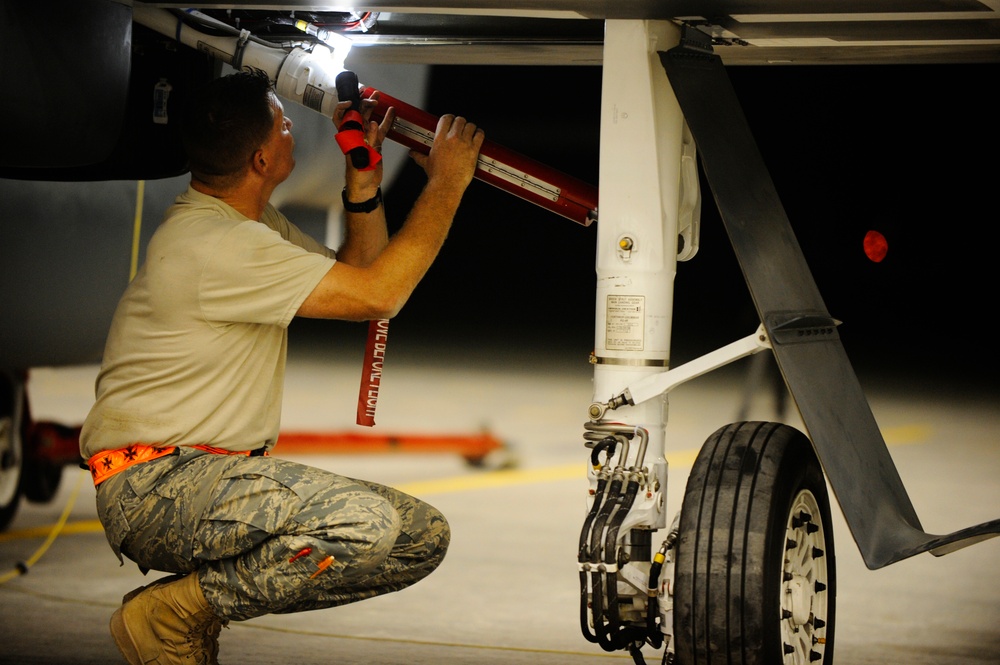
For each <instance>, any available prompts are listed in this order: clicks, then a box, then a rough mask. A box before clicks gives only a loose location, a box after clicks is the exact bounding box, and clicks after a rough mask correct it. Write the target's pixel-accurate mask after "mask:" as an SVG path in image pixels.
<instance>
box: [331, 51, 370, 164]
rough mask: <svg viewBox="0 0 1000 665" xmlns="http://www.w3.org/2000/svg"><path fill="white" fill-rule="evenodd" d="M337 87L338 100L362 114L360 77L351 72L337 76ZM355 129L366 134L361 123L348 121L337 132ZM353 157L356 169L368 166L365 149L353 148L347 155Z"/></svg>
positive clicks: (352, 161) (352, 160) (344, 72)
mask: <svg viewBox="0 0 1000 665" xmlns="http://www.w3.org/2000/svg"><path fill="white" fill-rule="evenodd" d="M335 83H336V86H337V99H339V100H340V101H342V102H347V101H349V102H351V108H350V110H351V111H357V112H358V113H360V112H361V86H360V84H359V82H358V75H357V74H355V73H354V72H351V71H343V72H340V73H339V74H337V79H336V81H335ZM349 129H354V130H358V131H360V132H362V133H363V132H364V130H365V128H364V126H362V124H361V123H360V122H357V121H356V120H353V119H347V120H345V121H344V122H342V123H341V124H340V126H339V127H338V128H337V131H344V130H349ZM347 154H348V155H350V157H351V163H352V164H354V168H356V169H363V168H365V167H367V166H368V163H369V160H368V150H366V149H365V148H363V147H359V148H353V149H351V150H350V151H348V153H347Z"/></svg>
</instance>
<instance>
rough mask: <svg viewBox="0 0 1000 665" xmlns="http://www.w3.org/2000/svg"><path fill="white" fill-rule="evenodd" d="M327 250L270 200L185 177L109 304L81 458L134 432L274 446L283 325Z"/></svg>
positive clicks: (232, 445) (175, 441) (329, 259)
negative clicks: (191, 184) (251, 212)
mask: <svg viewBox="0 0 1000 665" xmlns="http://www.w3.org/2000/svg"><path fill="white" fill-rule="evenodd" d="M334 262H335V259H334V254H333V252H332V251H331V250H329V249H327V248H326V247H324V246H323V245H321V244H320V243H318V242H316V241H315V240H313V239H312V238H310V237H309V236H307V235H305V234H304V233H302V232H301V231H300V230H299V229H298V228H296V227H295V226H294V225H292V224H291V223H290V222H289V221H288V220H287V219H286V218H285V217H284V216H283V215H281V214H280V213H279V212H278V211H277V210H275V209H274V208H273V207H272V206H270V205H268V207H267V209H266V210H265V212H264V214H263V215H262V217H261V219H260V221H259V222H258V221H254V220H249V219H247V218H246V217H244V216H243V215H242V214H240V213H239V212H237V211H236V210H234V209H233V208H231V207H230V206H228V205H227V204H225V203H223V202H222V201H220V200H218V199H216V198H213V197H211V196H208V195H205V194H202V193H200V192H198V191H196V190H194V189H192V188H188V191H187V192H185V193H184V194H182V195H181V196H179V197H177V200H176V201H175V203H174V205H173V206H171V208H170V209H169V210H168V211H167V214H166V216H165V219H164V222H163V223H162V224H161V225H160V227H159V228H158V229H157V230H156V233H155V234H154V235H153V238H152V239H151V240H150V243H149V247H148V248H147V250H146V260H145V263H144V264H143V267H142V269H141V270H139V272H138V274H137V275H136V277H135V279H134V280H133V281H132V283H131V284H129V286H128V288H127V289H126V291H125V294H124V295H123V296H122V299H121V301H120V302H119V304H118V308H117V310H116V311H115V315H114V319H113V320H112V324H111V330H110V332H109V335H108V341H107V344H106V347H105V351H104V359H103V363H102V365H101V371H100V373H99V374H98V378H97V393H96V394H97V401H96V403H95V405H94V407H93V409H92V410H91V412H90V414H89V415H88V417H87V420H86V422H85V423H84V426H83V431H82V434H81V438H80V451H81V454H82V455H83V457H84V459H89V458H90V457H91V456H92V455H94V454H96V453H98V452H100V451H102V450H114V449H118V448H124V447H126V446H128V445H129V444H132V443H143V444H148V445H194V444H208V445H212V446H216V447H219V448H225V449H228V450H250V449H254V448H259V447H260V446H262V445H266V446H268V447H270V446H272V445H273V444H274V442H275V440H276V439H277V437H278V429H279V425H280V416H281V399H282V390H283V387H284V375H285V356H286V350H287V342H288V334H287V333H288V325H289V323H290V322H291V320H292V318H293V317H294V315H295V312H296V311H297V310H298V308H299V306H300V305H301V304H302V302H303V301H304V300H305V299H306V297H307V296H308V295H309V294H310V293H311V292H312V290H313V288H315V286H316V285H317V284H318V283H319V281H320V280H321V279H322V278H323V276H324V275H325V274H326V273H327V272H328V271H329V270H330V268H331V266H333V264H334Z"/></svg>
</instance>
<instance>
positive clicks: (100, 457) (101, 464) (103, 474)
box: [87, 443, 267, 487]
mask: <svg viewBox="0 0 1000 665" xmlns="http://www.w3.org/2000/svg"><path fill="white" fill-rule="evenodd" d="M188 447H190V448H197V449H198V450H204V451H205V452H206V453H214V454H216V455H246V456H250V455H255V456H256V455H266V454H267V452H264V449H263V448H259V449H257V450H226V449H225V448H216V447H215V446H209V445H205V444H198V445H194V446H188ZM175 450H177V446H166V447H160V446H147V445H145V444H142V443H133V444H132V445H130V446H127V447H125V448H119V449H118V450H102V451H101V452H99V453H97V454H96V455H94V456H93V457H91V458H90V459H89V460H87V468H89V469H90V475H91V476H92V477H93V479H94V487H97V486H98V485H100V484H101V483H103V482H104V481H105V480H107V479H108V478H110V477H111V476H113V475H115V474H116V473H118V472H119V471H124V470H125V469H127V468H129V467H130V466H132V465H133V464H138V463H139V462H148V461H149V460H153V459H157V458H158V457H165V456H167V455H171V454H173V452H174V451H175Z"/></svg>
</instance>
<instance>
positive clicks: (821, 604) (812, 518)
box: [781, 490, 828, 665]
mask: <svg viewBox="0 0 1000 665" xmlns="http://www.w3.org/2000/svg"><path fill="white" fill-rule="evenodd" d="M820 514H821V513H820V510H819V504H818V503H817V502H816V497H815V496H813V494H812V492H810V491H809V490H802V491H801V492H799V494H798V495H797V496H796V497H795V500H794V501H793V502H792V509H791V510H790V511H789V515H788V521H787V524H786V526H785V556H784V565H783V567H782V585H781V639H782V648H783V650H784V662H785V664H786V665H800V664H805V663H818V662H822V661H823V659H824V653H825V645H826V617H827V593H826V589H827V586H828V578H827V567H826V548H827V543H826V533H825V532H824V529H823V523H822V520H821V518H820Z"/></svg>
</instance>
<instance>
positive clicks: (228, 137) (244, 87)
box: [181, 70, 274, 184]
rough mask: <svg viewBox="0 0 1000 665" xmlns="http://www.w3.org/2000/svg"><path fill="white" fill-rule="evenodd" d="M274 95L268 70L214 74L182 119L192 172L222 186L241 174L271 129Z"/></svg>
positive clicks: (201, 178)
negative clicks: (219, 75)
mask: <svg viewBox="0 0 1000 665" xmlns="http://www.w3.org/2000/svg"><path fill="white" fill-rule="evenodd" d="M273 93H274V88H273V86H272V84H271V81H270V79H269V78H268V76H267V74H266V73H264V72H263V71H261V70H250V71H241V72H237V73H235V74H230V75H228V76H223V77H221V78H217V79H215V80H213V81H211V82H210V83H209V84H208V85H206V86H205V87H203V88H202V89H201V90H199V91H197V92H196V93H195V94H194V95H193V96H192V98H191V100H190V103H189V104H188V105H187V106H186V107H185V110H184V112H183V116H182V120H181V141H182V143H183V146H184V151H185V153H186V154H187V157H188V167H189V168H190V169H191V173H192V175H194V176H195V177H196V178H198V179H199V180H202V181H204V182H208V183H220V184H221V183H224V182H231V181H232V180H234V179H235V178H236V177H237V176H239V174H241V173H242V172H243V170H244V169H245V168H246V167H247V165H248V164H249V163H250V160H251V159H252V158H253V154H254V152H256V151H257V149H258V148H260V146H261V145H263V144H264V142H265V141H266V140H267V137H268V134H269V133H270V132H271V127H272V126H273V124H274V108H273V107H272V105H271V101H270V98H271V97H270V96H271V94H273Z"/></svg>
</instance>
